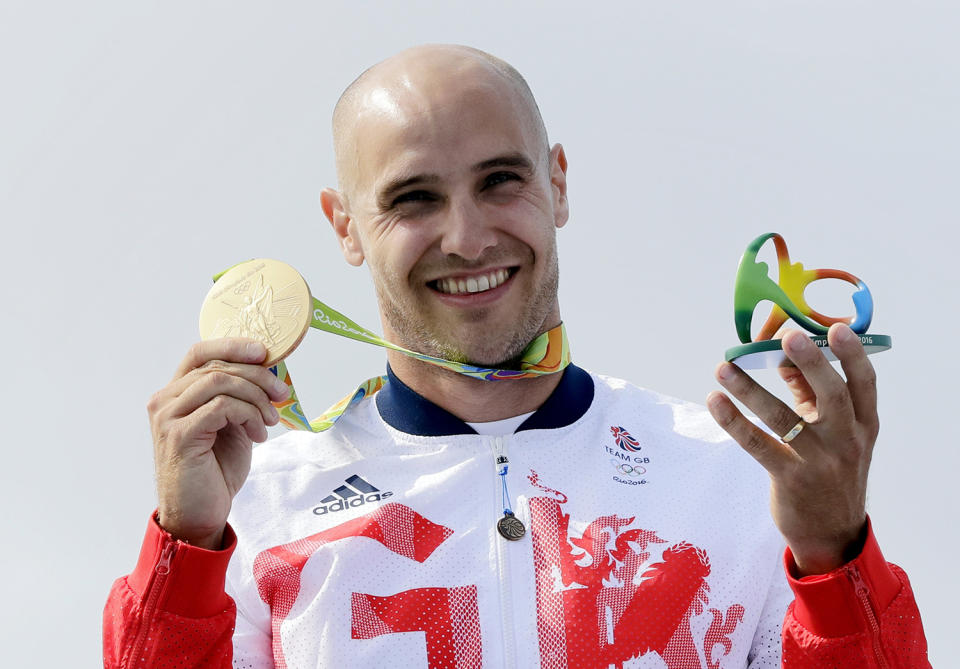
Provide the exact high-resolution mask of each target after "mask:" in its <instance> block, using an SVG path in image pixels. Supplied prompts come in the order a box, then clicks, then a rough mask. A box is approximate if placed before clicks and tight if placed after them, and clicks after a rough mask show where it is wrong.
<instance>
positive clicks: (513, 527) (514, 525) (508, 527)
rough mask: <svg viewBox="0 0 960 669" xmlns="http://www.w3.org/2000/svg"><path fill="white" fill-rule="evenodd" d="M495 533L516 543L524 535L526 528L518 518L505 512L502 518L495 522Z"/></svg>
mask: <svg viewBox="0 0 960 669" xmlns="http://www.w3.org/2000/svg"><path fill="white" fill-rule="evenodd" d="M497 532H499V533H500V536H501V537H503V538H504V539H508V540H510V541H517V540H519V539H520V538H521V537H523V535H524V534H526V532H527V528H525V527H524V526H523V523H522V522H521V521H520V519H519V518H517V517H516V516H514V515H513V514H512V513H510V512H507V513H505V514H504V515H503V518H501V519H500V520H498V521H497Z"/></svg>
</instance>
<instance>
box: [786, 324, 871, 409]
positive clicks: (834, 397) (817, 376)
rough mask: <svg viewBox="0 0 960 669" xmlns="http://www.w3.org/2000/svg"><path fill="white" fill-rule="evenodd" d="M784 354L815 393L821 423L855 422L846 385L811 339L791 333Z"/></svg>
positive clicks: (797, 332)
mask: <svg viewBox="0 0 960 669" xmlns="http://www.w3.org/2000/svg"><path fill="white" fill-rule="evenodd" d="M783 351H784V353H786V354H787V357H788V358H790V360H791V361H792V362H793V364H795V365H796V366H797V368H798V369H799V370H800V371H801V372H803V376H804V378H805V379H806V380H807V383H809V384H810V387H811V388H812V389H813V392H814V394H815V395H816V398H817V413H818V414H819V420H820V421H824V420H826V419H827V418H833V417H836V418H837V420H839V421H840V422H846V421H848V422H850V423H852V422H853V421H854V420H856V416H855V415H854V412H853V404H851V402H850V392H849V391H848V390H847V384H846V382H845V381H844V380H843V377H841V376H840V375H839V374H838V373H837V370H835V369H834V368H833V367H831V366H830V363H829V362H828V361H827V359H826V357H825V356H824V355H823V352H822V351H821V350H820V349H819V348H818V347H817V346H816V345H815V344H814V343H813V342H812V341H810V338H809V337H807V336H806V335H805V334H803V333H802V332H799V331H798V330H791V331H790V332H788V333H787V334H785V335H784V337H783Z"/></svg>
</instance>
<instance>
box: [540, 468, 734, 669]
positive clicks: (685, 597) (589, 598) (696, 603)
mask: <svg viewBox="0 0 960 669" xmlns="http://www.w3.org/2000/svg"><path fill="white" fill-rule="evenodd" d="M530 481H531V482H532V483H533V484H534V485H535V486H537V487H539V488H540V489H541V490H544V491H545V492H548V493H552V496H550V497H534V498H533V499H531V500H530V511H531V516H532V522H531V536H532V539H533V546H534V562H535V569H536V576H537V618H538V626H539V630H538V631H539V636H540V653H541V657H542V658H543V659H542V666H543V667H544V669H548V668H552V667H567V666H571V667H582V668H584V669H606V668H607V667H608V666H609V665H611V664H613V665H615V666H616V667H618V668H622V667H623V663H624V662H626V661H628V660H631V659H634V658H638V657H640V656H642V655H645V654H646V653H651V652H654V653H657V654H658V655H659V656H660V657H661V658H662V659H663V660H664V662H666V664H667V666H668V667H670V669H702V667H703V663H702V661H701V659H700V658H701V654H700V653H699V652H698V648H699V649H702V650H703V655H702V657H704V658H706V661H707V667H709V669H715V668H716V667H718V666H719V660H720V658H722V657H724V656H726V655H728V654H729V653H730V650H731V648H732V642H731V641H730V639H729V635H730V634H731V633H732V632H733V631H734V630H735V629H736V627H737V625H738V624H739V623H740V622H741V621H742V619H743V613H744V609H743V607H742V606H741V605H739V604H734V605H733V606H731V607H729V609H728V610H727V612H726V615H723V614H721V612H720V611H719V610H718V609H709V613H710V614H711V616H712V618H713V622H712V624H711V625H710V627H709V629H708V630H707V633H706V635H705V638H704V639H702V640H701V643H696V642H695V640H694V638H693V634H692V632H691V629H690V618H691V617H692V616H698V615H701V614H703V613H704V611H705V610H706V609H705V607H706V605H707V603H708V600H709V592H710V586H709V584H708V583H707V577H708V576H709V575H710V559H709V557H708V556H707V554H706V552H705V551H704V550H702V549H700V548H697V547H696V546H693V545H692V544H690V543H687V542H679V543H676V544H674V545H672V546H669V547H668V548H666V549H665V550H664V551H663V553H662V557H661V560H660V561H659V562H656V563H655V564H653V565H650V566H648V567H647V569H646V570H645V571H643V572H642V573H641V574H640V577H639V578H636V576H637V572H638V571H639V570H640V568H641V567H642V566H643V565H644V564H645V563H647V561H648V560H649V559H650V555H651V554H650V552H648V551H647V546H648V545H649V544H663V543H667V542H666V541H665V540H663V539H661V538H659V537H658V536H657V535H656V533H654V532H651V531H648V530H643V529H638V528H631V529H628V527H629V525H631V524H632V523H633V521H634V519H633V518H621V517H619V516H616V515H612V516H601V517H600V518H597V519H596V520H594V521H593V522H592V523H590V524H589V525H588V526H587V528H586V529H585V530H584V531H583V534H582V536H580V537H576V536H572V535H571V534H570V529H569V525H570V515H569V514H566V513H564V512H563V510H562V509H561V505H563V504H565V503H566V502H567V498H566V496H565V495H563V494H562V493H560V492H558V491H555V490H551V489H549V488H546V487H544V486H542V485H540V483H539V481H538V479H537V475H536V473H535V472H534V473H532V475H531V476H530ZM717 644H720V645H721V646H722V653H721V654H720V655H719V657H717V658H716V659H715V660H714V659H713V658H712V657H711V656H712V655H713V653H712V650H713V649H714V647H715V646H716V645H717Z"/></svg>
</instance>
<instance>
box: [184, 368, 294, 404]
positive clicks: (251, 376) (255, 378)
mask: <svg viewBox="0 0 960 669" xmlns="http://www.w3.org/2000/svg"><path fill="white" fill-rule="evenodd" d="M216 374H230V375H232V376H236V377H239V378H241V379H244V380H246V381H248V382H250V383H252V384H254V385H255V386H257V387H258V388H261V389H262V390H263V392H265V393H266V394H267V395H268V396H269V397H270V399H271V401H274V402H282V401H284V400H286V399H287V398H288V397H289V396H290V387H289V386H287V384H286V383H284V382H283V381H281V380H280V379H279V378H277V376H276V375H275V374H274V373H273V372H271V371H270V370H269V369H267V368H266V367H262V366H260V365H250V364H241V363H233V362H224V361H223V360H210V361H208V362H206V363H204V365H203V366H201V367H198V368H197V369H194V370H192V371H191V372H189V373H188V374H187V375H186V376H183V377H181V378H179V379H176V380H175V381H172V382H170V383H169V384H168V385H167V388H166V392H167V393H168V394H170V395H171V396H173V397H177V396H179V395H182V394H183V393H184V392H186V391H187V389H188V388H190V386H192V385H193V384H194V383H198V382H199V381H200V380H201V379H203V378H204V377H206V376H208V375H216Z"/></svg>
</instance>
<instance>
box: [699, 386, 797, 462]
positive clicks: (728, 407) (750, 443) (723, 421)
mask: <svg viewBox="0 0 960 669" xmlns="http://www.w3.org/2000/svg"><path fill="white" fill-rule="evenodd" d="M707 408H708V409H709V410H710V415H712V416H713V419H714V420H715V421H717V424H718V425H720V427H722V428H723V429H724V431H725V432H726V433H727V434H729V435H730V436H731V437H732V438H733V440H734V441H736V442H737V443H738V444H740V446H741V447H742V448H743V450H745V451H746V452H747V453H749V454H750V455H751V456H753V458H754V459H755V460H756V461H757V462H759V463H760V464H761V465H762V466H763V468H764V469H766V470H767V471H768V472H769V473H770V475H771V476H778V475H779V474H780V472H782V471H783V470H784V468H785V467H787V466H788V465H789V464H791V463H792V462H793V461H794V460H795V459H796V458H797V454H796V453H795V452H794V451H793V449H792V448H790V447H789V446H787V445H786V444H784V443H782V442H780V441H777V440H776V439H774V438H773V437H771V436H770V435H769V434H767V433H766V432H764V431H763V430H761V429H760V428H759V427H757V426H756V425H754V424H753V422H751V421H750V420H748V419H747V417H746V416H744V415H743V414H742V413H740V410H739V409H737V407H736V406H734V404H733V402H731V401H730V398H729V397H727V396H726V395H724V394H723V393H721V392H719V391H716V390H715V391H713V392H712V393H710V394H709V395H708V396H707Z"/></svg>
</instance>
